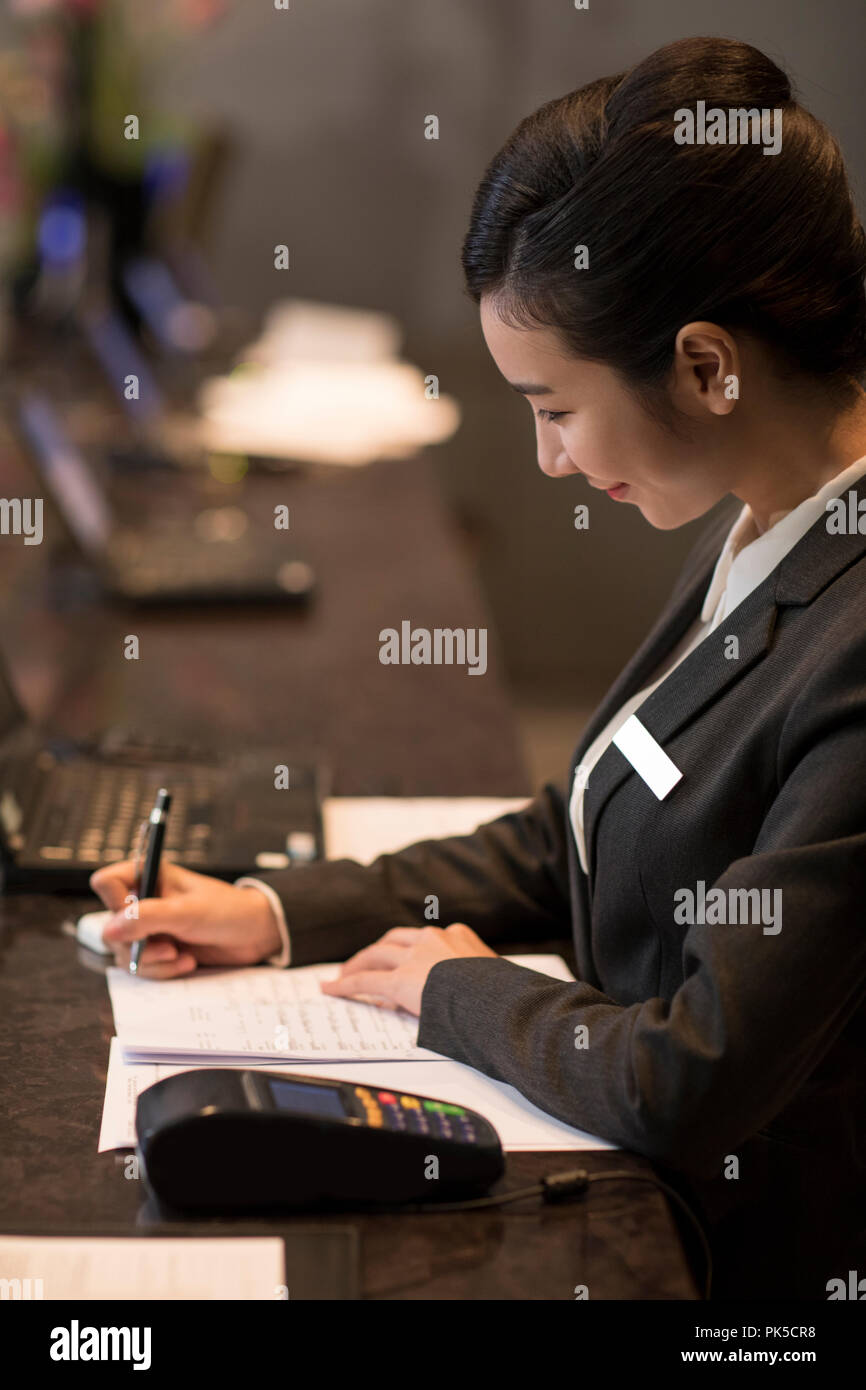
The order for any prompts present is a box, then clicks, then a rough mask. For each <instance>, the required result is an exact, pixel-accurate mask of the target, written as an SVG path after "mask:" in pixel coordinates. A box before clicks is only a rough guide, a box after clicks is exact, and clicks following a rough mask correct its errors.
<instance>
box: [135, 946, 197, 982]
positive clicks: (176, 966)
mask: <svg viewBox="0 0 866 1390" xmlns="http://www.w3.org/2000/svg"><path fill="white" fill-rule="evenodd" d="M197 969H198V961H197V960H196V958H195V956H193V955H190V954H189V953H188V952H183V953H182V954H181V955H179V956H178V958H177V960H173V961H166V962H164V963H162V962H157V963H155V964H152V965H147V964H145V961H144V952H142V959H141V960H140V961H139V963H138V970H137V972H136V974H137V975H143V976H144V978H145V979H146V980H175V979H177V977H178V976H179V975H191V974H192V972H193V971H194V970H197Z"/></svg>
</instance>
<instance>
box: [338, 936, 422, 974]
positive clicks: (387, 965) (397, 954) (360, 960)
mask: <svg viewBox="0 0 866 1390" xmlns="http://www.w3.org/2000/svg"><path fill="white" fill-rule="evenodd" d="M406 950H407V947H406V946H386V945H385V942H384V941H375V942H374V943H373V945H372V946H365V947H364V949H363V951H359V952H358V954H357V955H355V956H352V957H351V958H350V959H349V960H347V961H344V963H343V964H342V965H341V966H340V975H341V976H346V975H357V974H358V972H359V971H363V970H393V969H394V968H395V966H397V965H400V964H402V962H403V961H404V960H405V959H406Z"/></svg>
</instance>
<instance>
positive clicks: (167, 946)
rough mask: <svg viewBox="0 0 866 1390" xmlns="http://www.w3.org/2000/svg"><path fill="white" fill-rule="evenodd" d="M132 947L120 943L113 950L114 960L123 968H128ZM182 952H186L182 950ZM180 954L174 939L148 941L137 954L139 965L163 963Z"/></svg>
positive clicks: (175, 958)
mask: <svg viewBox="0 0 866 1390" xmlns="http://www.w3.org/2000/svg"><path fill="white" fill-rule="evenodd" d="M131 954H132V948H131V947H130V946H127V945H120V946H118V947H116V948H115V950H114V961H115V964H116V965H120V966H122V967H123V969H124V970H128V969H129V960H130V956H131ZM184 954H188V953H187V952H184ZM179 955H180V950H179V948H178V946H177V944H176V943H175V942H174V941H160V940H157V941H148V943H147V945H146V946H145V947H144V949H143V950H142V952H141V955H140V956H139V959H138V963H139V966H142V965H164V964H168V962H170V961H175V960H177V959H178V957H179Z"/></svg>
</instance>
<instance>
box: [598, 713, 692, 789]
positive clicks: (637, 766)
mask: <svg viewBox="0 0 866 1390" xmlns="http://www.w3.org/2000/svg"><path fill="white" fill-rule="evenodd" d="M613 742H614V743H615V744H616V746H617V748H618V749H619V751H620V753H622V755H623V757H624V758H628V760H629V762H630V763H631V765H632V767H633V768H634V770H635V772H636V773H637V775H638V777H642V778H643V780H644V781H645V782H646V784H647V786H648V787H649V789H650V791H651V792H652V793H653V795H654V796H657V797H658V799H659V801H664V799H665V797H666V796H667V794H668V792H669V791H670V790H671V789H672V788H673V787H675V786H676V784H677V782H679V780H680V778H681V777H682V775H683V774H682V773H681V772H680V770H679V768H678V767H677V766H676V764H675V763H672V762H671V760H670V758H669V757H668V755H667V753H666V752H665V750H664V749H663V748H662V746H661V744H660V743H656V741H655V739H654V738H653V736H652V734H651V733H650V731H649V729H645V728H644V726H643V724H642V723H641V722H640V720H639V719H638V717H637V715H636V714H633V715H632V716H631V718H630V719H627V720H626V721H625V723H624V724H623V726H622V728H621V729H619V730H618V731H617V732H616V733H615V734H614V736H613Z"/></svg>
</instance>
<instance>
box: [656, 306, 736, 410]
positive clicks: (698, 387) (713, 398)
mask: <svg viewBox="0 0 866 1390" xmlns="http://www.w3.org/2000/svg"><path fill="white" fill-rule="evenodd" d="M672 370H673V383H672V391H671V394H672V396H673V399H674V403H675V405H676V406H677V407H678V409H679V410H681V411H683V412H684V414H686V415H689V416H691V417H692V418H693V419H701V418H705V417H706V416H707V415H708V414H709V415H729V414H730V413H731V411H732V410H733V409H734V406H735V405H736V403H737V400H738V399H739V395H740V385H741V377H740V354H739V351H738V349H737V344H736V342H735V341H734V339H733V338H732V337H731V335H730V333H728V332H727V331H726V330H725V329H724V328H720V327H719V325H718V324H717V323H704V322H699V323H687V324H685V325H684V326H683V327H682V328H681V329H680V331H679V332H678V334H677V339H676V343H675V346H674V362H673V369H672Z"/></svg>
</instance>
